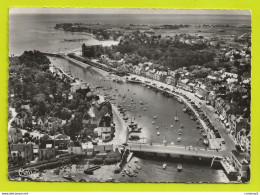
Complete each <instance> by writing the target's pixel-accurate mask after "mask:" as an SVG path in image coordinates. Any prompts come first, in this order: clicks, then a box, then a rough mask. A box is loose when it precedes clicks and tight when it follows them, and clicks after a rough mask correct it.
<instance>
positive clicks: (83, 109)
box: [9, 51, 96, 140]
mask: <svg viewBox="0 0 260 195" xmlns="http://www.w3.org/2000/svg"><path fill="white" fill-rule="evenodd" d="M9 62H10V63H9V74H10V76H9V94H13V97H12V98H11V97H9V104H10V105H11V106H12V107H14V108H15V109H16V111H17V112H20V111H22V110H23V109H22V108H21V106H22V105H23V104H25V103H26V104H29V106H30V108H31V111H32V113H30V116H31V115H33V116H36V118H37V117H41V116H46V117H57V118H59V119H63V120H67V123H68V124H66V125H65V126H64V127H62V128H59V129H58V131H59V132H60V133H66V134H67V135H69V136H72V138H73V139H74V140H75V139H76V137H77V136H78V135H79V132H80V131H81V130H82V129H83V125H82V120H83V119H88V118H89V115H88V110H89V108H90V102H89V101H90V100H91V99H92V98H96V96H93V95H89V96H87V97H86V94H85V93H87V92H89V90H88V91H84V93H83V92H81V91H79V92H78V93H75V94H73V98H72V100H71V99H69V98H68V97H69V94H70V87H71V86H70V83H69V81H67V80H65V79H62V78H59V77H55V76H53V74H52V73H51V72H50V71H49V64H50V61H49V59H48V58H47V57H46V56H45V55H43V54H42V53H40V52H39V51H25V52H24V53H23V54H22V55H21V56H19V57H11V58H10V59H9ZM72 114H74V117H73V118H71V116H72ZM28 116H29V115H28ZM31 122H32V118H31V117H30V118H28V125H26V126H31Z"/></svg>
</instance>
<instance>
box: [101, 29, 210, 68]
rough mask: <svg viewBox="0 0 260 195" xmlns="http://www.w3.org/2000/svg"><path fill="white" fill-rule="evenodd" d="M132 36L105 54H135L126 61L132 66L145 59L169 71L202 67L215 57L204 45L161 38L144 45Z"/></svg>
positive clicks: (140, 40) (146, 42)
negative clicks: (198, 65) (194, 66)
mask: <svg viewBox="0 0 260 195" xmlns="http://www.w3.org/2000/svg"><path fill="white" fill-rule="evenodd" d="M132 36H134V38H133V37H132ZM132 36H130V38H124V39H123V40H122V41H120V43H119V44H118V46H117V47H114V49H113V50H112V51H111V50H110V51H109V50H105V52H107V54H108V56H109V57H112V58H113V57H114V55H113V54H111V53H110V52H114V53H115V52H120V53H121V54H135V55H134V56H135V57H134V58H132V60H131V58H129V60H128V61H129V62H130V63H132V64H138V63H139V62H143V60H145V59H149V61H152V62H153V63H155V64H159V65H162V66H164V67H165V69H167V68H170V69H171V70H176V69H178V68H182V67H184V66H186V67H189V66H190V65H193V64H200V65H203V64H205V63H208V62H211V61H213V59H214V56H215V54H214V53H213V52H211V51H209V50H207V46H206V44H194V45H189V44H185V43H181V42H179V41H177V40H176V41H173V42H169V41H167V40H164V39H162V38H161V39H159V41H158V42H148V41H145V43H144V40H143V39H142V38H140V36H138V34H136V33H133V35H132Z"/></svg>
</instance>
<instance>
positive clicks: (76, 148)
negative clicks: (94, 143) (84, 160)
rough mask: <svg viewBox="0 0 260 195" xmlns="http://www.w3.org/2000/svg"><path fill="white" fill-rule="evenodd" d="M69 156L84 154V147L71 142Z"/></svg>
mask: <svg viewBox="0 0 260 195" xmlns="http://www.w3.org/2000/svg"><path fill="white" fill-rule="evenodd" d="M68 153H69V154H79V155H80V154H83V152H82V146H81V144H79V143H74V142H70V144H69V148H68Z"/></svg>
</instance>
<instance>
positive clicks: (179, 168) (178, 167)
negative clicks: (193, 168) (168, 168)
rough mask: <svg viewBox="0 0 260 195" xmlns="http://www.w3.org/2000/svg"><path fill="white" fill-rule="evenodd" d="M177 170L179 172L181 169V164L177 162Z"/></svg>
mask: <svg viewBox="0 0 260 195" xmlns="http://www.w3.org/2000/svg"><path fill="white" fill-rule="evenodd" d="M177 170H178V171H179V172H181V171H182V165H181V164H178V165H177Z"/></svg>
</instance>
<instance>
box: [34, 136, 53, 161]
mask: <svg viewBox="0 0 260 195" xmlns="http://www.w3.org/2000/svg"><path fill="white" fill-rule="evenodd" d="M38 157H39V160H48V159H52V158H54V157H55V143H54V140H46V141H42V142H41V143H40V145H39V149H38Z"/></svg>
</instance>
